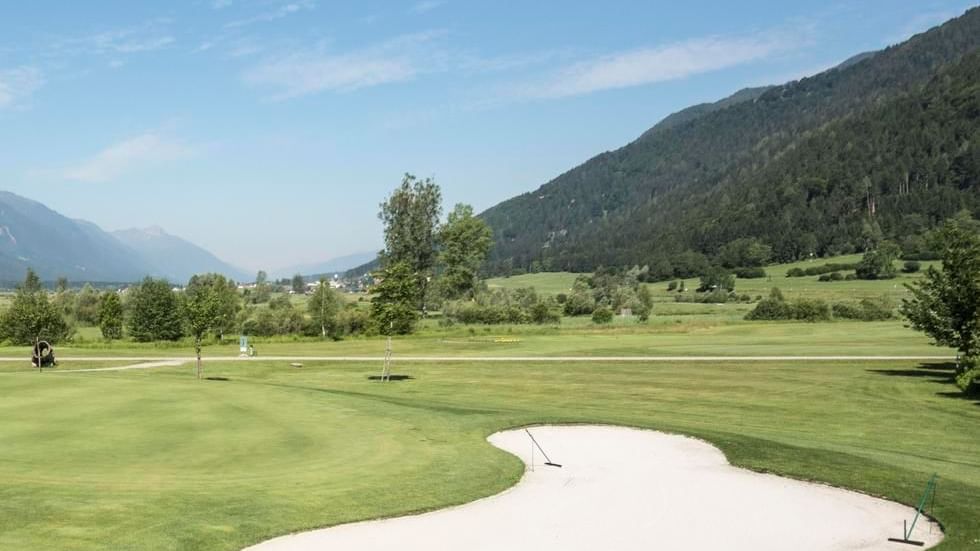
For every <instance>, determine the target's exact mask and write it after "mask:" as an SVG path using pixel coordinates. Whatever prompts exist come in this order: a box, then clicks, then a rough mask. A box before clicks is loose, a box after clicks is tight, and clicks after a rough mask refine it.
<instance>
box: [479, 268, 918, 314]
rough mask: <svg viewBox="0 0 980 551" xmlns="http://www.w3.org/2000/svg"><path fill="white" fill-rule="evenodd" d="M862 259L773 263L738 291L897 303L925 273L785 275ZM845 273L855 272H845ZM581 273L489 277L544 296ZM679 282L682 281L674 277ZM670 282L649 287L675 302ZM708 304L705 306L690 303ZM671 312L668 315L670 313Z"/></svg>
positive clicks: (694, 282) (732, 309) (495, 283)
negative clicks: (836, 277) (838, 277)
mask: <svg viewBox="0 0 980 551" xmlns="http://www.w3.org/2000/svg"><path fill="white" fill-rule="evenodd" d="M860 260H861V255H846V256H837V257H832V258H816V259H812V260H803V261H799V262H792V263H788V264H774V265H772V266H767V267H766V268H765V271H766V274H767V277H764V278H758V279H737V280H736V282H735V291H736V292H737V293H739V294H743V293H744V294H748V295H750V296H751V297H752V298H753V299H754V298H755V297H757V296H759V295H761V296H765V295H767V294H769V291H770V290H771V289H772V288H773V287H778V288H779V289H780V290H781V291H782V292H783V294H784V295H786V297H787V298H817V299H823V300H826V301H829V302H839V301H857V300H860V299H862V298H879V297H882V296H885V297H888V298H889V299H890V300H892V301H893V302H895V303H896V304H897V303H898V301H900V300H901V299H902V298H904V297H906V296H908V295H907V294H908V291H907V290H906V289H905V284H906V283H910V282H912V281H914V280H915V279H917V278H919V277H922V272H921V271H920V272H918V273H914V274H905V273H899V274H898V276H897V277H896V278H894V279H883V280H874V281H863V280H851V281H833V282H821V281H818V280H817V279H818V276H805V277H786V273H787V272H788V271H789V270H791V269H793V268H802V269H806V268H810V267H816V266H822V265H824V264H828V263H834V264H853V263H856V262H859V261H860ZM920 264H921V269H922V270H923V271H924V270H925V269H926V268H927V267H929V266H931V265H937V266H938V263H936V262H922V263H920ZM895 266H896V268H898V267H900V266H901V262H896V263H895ZM842 273H844V274H847V273H853V272H842ZM578 275H579V274H573V273H569V272H549V273H538V274H526V275H520V276H513V277H500V278H493V279H489V280H487V285H488V286H489V287H490V288H504V289H517V288H521V287H533V288H534V289H535V290H536V291H538V292H539V293H541V294H544V295H557V294H559V293H567V292H569V291H570V290H571V288H572V284H573V283H574V282H575V278H576V277H577V276H578ZM675 281H680V280H675ZM684 282H685V284H686V286H687V288H688V294H691V293H693V290H694V289H696V288H697V287H698V284H699V280H698V278H689V279H686V280H684ZM667 284H668V282H667V281H663V282H658V283H650V284H649V286H650V290H651V291H652V292H653V295H654V298H655V300H657V302H658V303H666V302H672V301H673V300H674V296H675V295H677V293H676V292H668V291H667ZM658 306H659V307H660V308H654V315H655V316H656V315H663V314H664V313H665V312H664V310H663V305H662V304H658ZM690 306H705V305H690ZM709 306H714V307H713V308H712V309H711V310H710V311H711V312H712V313H715V314H720V315H724V314H726V313H732V314H737V313H738V312H744V311H745V306H744V305H739V304H727V305H709ZM668 315H669V314H668Z"/></svg>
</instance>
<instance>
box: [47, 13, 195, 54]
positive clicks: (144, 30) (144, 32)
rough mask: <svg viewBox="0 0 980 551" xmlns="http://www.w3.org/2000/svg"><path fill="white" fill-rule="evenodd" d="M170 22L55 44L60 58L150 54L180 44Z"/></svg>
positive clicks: (78, 37) (109, 31) (149, 23)
mask: <svg viewBox="0 0 980 551" xmlns="http://www.w3.org/2000/svg"><path fill="white" fill-rule="evenodd" d="M172 22H173V21H171V20H170V19H154V20H151V21H147V22H145V23H141V24H139V25H133V26H130V27H124V28H119V29H111V30H107V31H102V32H98V33H94V34H89V35H84V36H76V37H70V38H67V39H64V40H61V41H56V42H54V43H53V48H52V49H53V51H54V52H56V53H58V54H69V55H77V54H97V55H120V54H136V53H141V52H150V51H154V50H160V49H162V48H166V47H168V46H170V45H171V44H173V43H174V42H176V40H177V39H176V38H175V37H174V36H173V34H172V33H171V32H170V24H171V23H172Z"/></svg>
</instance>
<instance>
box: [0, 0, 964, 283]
mask: <svg viewBox="0 0 980 551" xmlns="http://www.w3.org/2000/svg"><path fill="white" fill-rule="evenodd" d="M976 5H977V1H975V0H974V1H963V0H913V1H900V0H866V1H858V0H851V1H840V2H834V1H825V2H802V1H800V2H797V1H786V0H779V1H775V0H746V1H739V2H731V1H720V0H719V1H710V2H709V1H697V0H691V1H687V2H675V1H669V2H668V1H660V0H642V1H614V0H608V1H605V2H575V1H569V0H564V1H550V0H536V1H534V2H527V1H509V0H471V1H463V0H409V1H405V2H398V1H394V0H389V1H372V0H362V1H352V2H331V1H326V0H286V1H281V0H189V1H187V2H183V3H181V2H176V1H174V2H171V1H167V2H163V1H160V2H130V1H128V0H120V1H117V2H108V1H106V2H96V1H93V2H69V1H63V2H52V1H45V0H37V1H32V2H5V3H4V6H3V7H0V189H4V190H7V191H12V192H14V193H18V194H20V195H24V196H26V197H29V198H32V199H35V200H38V201H41V202H42V203H44V204H46V205H47V206H49V207H51V208H52V209H54V210H56V211H58V212H60V213H62V214H65V215H67V216H70V217H73V218H83V219H86V220H89V221H92V222H95V223H96V224H98V225H100V226H101V227H102V228H104V229H107V230H117V229H124V228H131V227H140V228H142V227H149V226H160V227H163V228H165V229H166V230H167V231H168V232H169V233H171V234H174V235H178V236H180V237H183V238H186V239H189V240H191V241H193V242H195V243H197V244H199V245H201V246H204V247H205V248H207V249H209V250H211V251H212V252H214V253H215V254H217V255H218V256H219V257H221V258H222V259H225V260H227V261H229V262H231V263H233V264H236V265H238V266H241V267H243V268H247V269H250V270H257V269H266V270H281V269H284V268H286V267H290V266H294V265H299V264H306V263H311V262H317V261H323V260H327V259H330V258H334V257H338V256H342V255H346V254H351V253H359V252H365V251H374V250H377V249H379V248H380V247H381V243H382V228H381V225H380V222H379V221H378V219H377V212H378V205H379V203H380V202H381V201H382V200H384V198H385V197H386V196H387V194H389V193H390V192H391V190H392V189H394V188H395V187H396V186H397V185H398V184H399V183H400V181H401V178H402V175H403V174H404V173H406V172H410V173H413V174H416V175H418V176H420V177H433V178H435V180H436V181H437V183H438V184H439V185H440V186H441V187H442V191H443V197H444V203H445V209H446V210H447V211H448V210H449V209H450V208H451V207H452V205H453V204H455V203H460V202H463V203H468V204H471V205H473V206H474V208H476V210H477V211H482V210H484V209H486V208H489V207H491V206H493V205H495V204H496V203H498V202H500V201H502V200H505V199H508V198H510V197H512V196H514V195H518V194H520V193H524V192H527V191H531V190H534V189H536V188H537V187H538V186H540V185H542V184H544V183H546V182H547V181H549V180H551V179H552V178H554V177H556V176H558V175H559V174H561V173H563V172H565V171H567V170H569V169H571V168H573V167H574V166H576V165H578V164H580V163H582V162H584V161H586V160H587V159H589V158H590V157H592V156H594V155H596V154H599V153H601V152H603V151H607V150H611V149H615V148H617V147H620V146H622V145H625V144H626V143H628V142H629V141H631V140H633V139H634V138H636V137H637V136H639V135H640V134H641V133H643V131H644V130H646V129H647V128H649V127H650V126H652V125H653V124H655V123H656V122H657V121H658V120H660V119H662V118H663V117H665V116H666V115H668V114H670V113H672V112H675V111H678V110H680V109H683V108H685V107H687V106H690V105H693V104H696V103H700V102H705V101H715V100H718V99H721V98H723V97H725V96H727V95H729V94H731V93H733V92H735V91H737V90H739V89H741V88H744V87H747V86H758V85H762V84H776V83H783V82H787V81H790V80H794V79H798V78H802V77H804V76H808V75H812V74H815V73H818V72H820V71H822V70H825V69H827V68H829V67H832V66H834V65H836V64H837V63H839V62H841V61H844V60H845V59H847V58H848V57H850V56H852V55H854V54H857V53H860V52H864V51H869V50H877V49H881V48H883V47H886V46H888V45H890V44H894V43H896V42H900V41H902V40H904V39H906V38H908V37H910V36H911V35H913V34H915V33H917V32H921V31H924V30H927V29H929V28H930V27H932V26H934V25H937V24H939V23H941V22H943V21H945V20H947V19H950V18H952V17H956V16H958V15H960V14H962V13H963V12H964V11H966V10H967V9H969V8H971V7H973V6H976Z"/></svg>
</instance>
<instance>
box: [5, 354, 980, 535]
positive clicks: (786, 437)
mask: <svg viewBox="0 0 980 551" xmlns="http://www.w3.org/2000/svg"><path fill="white" fill-rule="evenodd" d="M379 367H380V366H379V365H378V364H376V363H362V364H320V363H316V362H306V365H305V367H303V368H302V369H294V368H290V367H289V366H288V365H287V364H286V363H285V362H281V363H280V362H269V361H257V362H248V363H219V362H212V363H209V364H208V365H207V372H206V373H207V375H208V376H210V377H213V378H214V380H205V381H197V380H195V379H194V378H193V374H192V368H191V367H190V366H187V367H183V368H165V369H160V370H155V371H140V372H104V373H84V374H83V373H77V374H71V373H64V374H52V375H50V376H48V375H47V374H45V375H44V376H32V375H31V374H29V373H23V374H12V375H5V376H4V377H2V379H0V385H3V387H4V388H3V390H4V393H3V396H4V398H3V400H0V548H2V549H18V550H28V551H29V550H34V549H38V550H41V549H43V550H61V549H146V550H157V549H161V550H162V549H187V550H197V549H208V550H211V549H218V550H222V549H228V550H233V549H240V548H241V547H243V546H245V545H247V544H251V543H255V542H257V541H260V540H263V539H265V538H268V537H271V536H275V535H278V534H282V533H286V532H290V531H296V530H302V529H307V528H313V527H319V526H327V525H334V524H338V523H343V522H349V521H353V520H359V519H366V518H375V517H383V516H391V515H399V514H405V513H410V512H415V511H423V510H429V509H433V508H439V507H443V506H446V505H450V504H455V503H460V502H465V501H469V500H472V499H474V498H477V497H480V496H485V495H489V494H493V493H495V492H498V491H501V490H503V489H504V488H506V487H508V486H510V485H512V484H513V483H514V482H515V481H516V480H517V479H518V477H519V476H520V474H521V469H522V467H521V465H520V463H519V462H518V461H517V460H516V459H514V458H512V457H510V456H508V455H506V454H504V453H503V452H501V451H499V450H496V449H494V448H493V447H491V446H489V445H488V444H487V443H486V442H485V441H484V438H485V437H486V436H487V435H489V434H491V433H493V432H495V431H498V430H501V429H504V428H508V427H513V426H519V425H524V424H530V423H545V422H551V423H575V422H580V423H612V424H622V425H630V426H638V427H647V428H655V429H660V430H667V431H672V432H680V433H685V434H691V435H695V436H698V437H702V438H705V439H707V440H709V441H711V442H713V443H715V444H716V445H718V446H719V447H721V449H722V450H724V451H725V453H726V454H727V455H728V456H729V458H730V459H731V460H732V461H733V462H735V463H737V464H740V465H744V466H747V467H751V468H754V469H758V470H766V471H773V472H779V473H783V474H788V475H791V476H795V477H799V478H805V479H813V480H820V481H824V482H828V483H832V484H836V485H841V486H846V487H850V488H854V489H858V490H861V491H865V492H869V493H872V494H876V495H881V496H885V497H889V498H892V499H897V500H899V501H902V502H905V503H910V504H911V503H913V502H914V501H915V500H916V499H917V498H918V495H919V493H920V492H921V490H922V487H923V486H924V484H925V481H926V479H927V478H928V477H929V476H930V475H931V474H932V473H933V472H938V473H939V474H940V476H941V477H942V478H941V482H940V486H939V499H938V501H937V503H936V509H935V514H936V516H937V517H938V518H939V520H941V521H942V522H943V523H944V525H945V526H946V528H947V530H948V538H947V540H946V542H945V543H944V544H943V547H942V548H943V549H946V550H966V549H976V548H977V545H978V543H980V523H977V518H980V441H978V439H977V432H976V430H975V429H976V426H977V423H978V421H980V404H978V402H977V401H975V400H968V399H963V398H961V397H960V395H959V394H957V393H955V392H954V387H953V386H952V385H951V384H950V383H949V381H948V379H949V368H948V366H945V365H941V364H929V365H918V364H916V363H910V362H817V363H742V362H736V363H721V364H712V363H683V364H676V365H672V364H669V363H668V364H649V365H643V364H622V363H593V364H569V365H554V364H547V365H545V364H521V363H504V364H471V363H465V362H460V363H449V364H436V365H427V364H424V363H415V364H406V363H396V371H397V372H398V373H403V374H406V375H410V376H411V378H410V379H408V380H405V381H401V382H397V383H389V384H381V383H377V382H374V381H371V380H369V377H370V376H372V375H376V374H377V371H378V369H379ZM566 459H567V460H573V459H572V458H566ZM636 460H637V461H649V462H652V461H655V458H643V457H638V458H636ZM692 522H698V521H692ZM814 523H815V526H818V525H819V519H814ZM434 537H435V535H434ZM788 545H791V544H788Z"/></svg>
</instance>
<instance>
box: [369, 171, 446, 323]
mask: <svg viewBox="0 0 980 551" xmlns="http://www.w3.org/2000/svg"><path fill="white" fill-rule="evenodd" d="M441 214H442V192H441V191H440V189H439V186H438V185H437V184H436V183H435V181H434V180H433V179H432V178H426V179H424V180H420V179H418V178H416V177H415V176H413V175H411V174H405V177H404V178H403V179H402V183H401V185H400V186H399V187H398V188H397V189H395V191H394V192H392V194H391V195H390V196H389V197H388V199H387V200H386V201H385V202H383V203H381V211H380V212H379V213H378V218H380V219H381V221H382V222H383V223H384V235H385V250H384V251H383V252H382V253H381V262H382V267H385V268H386V267H388V266H390V265H393V264H396V263H405V264H406V265H407V267H408V269H409V271H410V272H411V273H412V274H413V275H414V277H415V278H416V279H417V287H418V289H419V293H418V297H417V298H418V301H419V302H418V304H417V307H418V308H419V309H424V304H425V296H426V292H427V290H428V285H429V279H430V277H431V276H432V271H433V267H434V266H435V262H436V242H437V239H438V229H437V228H438V225H439V217H440V216H441Z"/></svg>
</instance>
